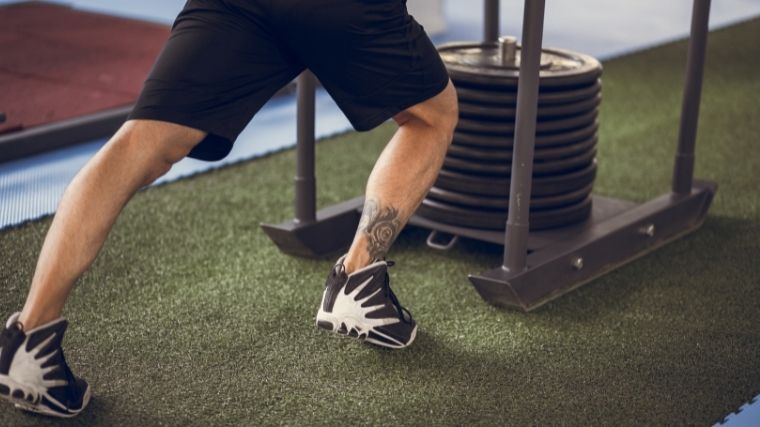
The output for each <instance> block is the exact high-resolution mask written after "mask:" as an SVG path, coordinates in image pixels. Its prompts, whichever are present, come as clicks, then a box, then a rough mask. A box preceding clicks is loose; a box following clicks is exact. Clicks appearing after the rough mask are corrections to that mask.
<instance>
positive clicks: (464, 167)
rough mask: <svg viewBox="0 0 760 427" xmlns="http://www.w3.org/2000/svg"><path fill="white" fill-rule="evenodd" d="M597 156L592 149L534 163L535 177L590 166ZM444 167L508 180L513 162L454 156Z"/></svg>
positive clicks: (449, 157) (447, 158)
mask: <svg viewBox="0 0 760 427" xmlns="http://www.w3.org/2000/svg"><path fill="white" fill-rule="evenodd" d="M595 156H596V149H595V148H592V149H591V150H587V151H585V152H583V153H580V154H577V155H575V156H572V157H566V158H564V159H552V160H544V161H536V160H535V159H534V161H533V176H534V177H536V176H542V175H557V174H560V173H563V172H566V171H572V170H577V169H580V168H582V167H584V166H588V164H589V163H591V161H592V160H594V157H595ZM443 165H444V167H445V168H446V169H447V170H453V171H460V172H465V173H473V174H478V175H480V174H482V175H492V176H494V177H496V178H499V177H503V178H508V177H509V174H510V172H511V171H512V162H502V163H485V162H477V161H472V160H466V159H460V158H458V157H454V156H446V158H445V159H444V161H443Z"/></svg>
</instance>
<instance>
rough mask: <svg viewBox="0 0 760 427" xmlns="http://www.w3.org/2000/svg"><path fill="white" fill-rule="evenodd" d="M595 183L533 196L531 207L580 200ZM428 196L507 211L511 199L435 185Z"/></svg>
mask: <svg viewBox="0 0 760 427" xmlns="http://www.w3.org/2000/svg"><path fill="white" fill-rule="evenodd" d="M592 189H593V184H589V185H587V186H585V187H583V188H581V189H580V190H576V191H573V192H570V193H567V194H560V195H556V196H546V197H531V199H530V209H531V211H534V210H541V209H555V208H559V207H562V206H566V205H570V204H573V203H576V202H579V201H581V200H583V199H585V198H586V197H588V196H589V195H590V194H591V191H592ZM427 197H428V198H430V199H433V200H438V201H441V202H446V203H453V204H455V205H460V206H464V207H472V208H478V209H492V210H503V211H507V207H508V206H509V199H508V198H504V197H488V196H474V195H471V194H463V193H457V192H456V191H449V190H444V189H442V188H438V187H435V186H433V187H432V188H430V192H429V193H428V195H427Z"/></svg>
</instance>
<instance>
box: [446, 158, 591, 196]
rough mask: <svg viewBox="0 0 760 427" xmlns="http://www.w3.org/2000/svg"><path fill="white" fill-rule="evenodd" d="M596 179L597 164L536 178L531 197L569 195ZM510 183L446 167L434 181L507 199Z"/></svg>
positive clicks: (448, 187) (460, 190)
mask: <svg viewBox="0 0 760 427" xmlns="http://www.w3.org/2000/svg"><path fill="white" fill-rule="evenodd" d="M594 177H596V161H593V162H592V163H591V164H590V165H588V166H587V167H585V168H583V169H580V170H577V171H573V172H568V173H564V174H557V175H548V176H540V177H535V178H533V185H532V187H533V188H532V191H531V193H532V195H531V197H541V196H552V195H556V194H565V193H570V192H573V191H576V190H578V189H581V188H583V187H585V186H587V185H589V184H591V183H592V182H594ZM509 184H510V183H509V179H505V178H495V177H492V176H483V175H476V174H469V173H462V172H457V171H451V170H448V169H446V168H442V169H441V171H440V172H439V173H438V179H437V180H436V181H435V186H436V187H438V188H442V189H444V190H450V191H456V192H459V193H466V194H479V195H483V196H496V197H508V195H509Z"/></svg>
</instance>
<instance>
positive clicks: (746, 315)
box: [0, 20, 760, 426]
mask: <svg viewBox="0 0 760 427" xmlns="http://www.w3.org/2000/svg"><path fill="white" fill-rule="evenodd" d="M758 34H760V20H753V21H750V22H746V23H743V24H739V25H736V26H734V27H731V28H728V29H724V30H720V31H716V32H714V33H712V34H711V39H710V48H709V54H708V64H707V69H706V80H705V87H704V97H703V104H702V105H703V108H702V116H701V118H702V120H701V122H700V127H699V129H700V134H699V144H698V162H697V163H698V164H697V175H698V176H700V177H703V178H707V179H712V180H716V181H718V182H719V183H720V189H719V191H718V195H717V197H716V199H715V203H714V205H713V207H712V210H711V213H710V217H709V218H708V220H707V222H706V223H705V225H704V227H703V228H702V229H701V230H699V231H698V232H696V233H694V234H692V235H690V236H688V237H686V238H684V239H682V240H680V241H678V242H676V243H673V244H670V245H668V246H666V247H664V248H663V249H661V250H659V251H657V252H656V253H654V254H652V255H649V256H647V257H645V258H642V259H640V260H638V261H636V262H635V263H633V264H630V265H628V266H626V267H624V268H621V269H620V270H617V271H615V272H613V273H611V274H609V275H607V276H605V277H603V278H601V279H599V280H596V281H595V282H593V283H591V284H589V285H587V286H585V287H584V288H582V289H580V290H578V291H575V292H573V293H571V294H568V295H567V296H564V297H563V298H561V299H560V300H558V301H555V302H552V303H550V304H548V305H546V306H545V307H543V308H541V309H540V310H538V311H536V312H533V313H531V314H521V313H516V312H511V311H503V310H499V309H495V308H492V307H490V306H488V305H486V304H485V303H484V302H483V301H482V300H481V299H480V298H479V297H478V295H477V294H476V292H475V291H474V289H473V288H472V287H471V286H470V285H469V283H468V281H467V279H466V275H467V273H471V272H477V271H482V270H485V269H488V268H490V267H493V266H494V265H496V264H498V263H499V260H500V253H499V251H498V249H496V248H494V247H486V246H483V245H481V244H478V243H476V242H464V243H462V244H460V245H459V246H457V247H456V248H455V250H453V251H451V252H448V253H443V252H436V251H431V250H429V249H427V248H426V247H425V245H424V239H425V237H426V234H425V232H423V231H419V230H409V231H407V232H405V233H404V234H402V235H401V237H400V238H399V241H398V243H397V244H396V245H395V247H394V248H393V250H392V253H391V255H390V258H392V259H395V260H397V261H398V264H397V266H396V267H394V268H393V270H392V275H393V279H394V288H395V290H396V292H397V293H398V294H399V296H400V298H401V300H402V302H403V303H404V304H405V305H407V306H408V307H409V308H410V309H411V310H412V311H413V313H414V314H415V317H416V318H417V320H418V322H419V324H420V326H421V330H420V333H419V336H418V338H417V341H416V343H415V344H414V345H413V346H412V347H411V348H409V349H406V350H403V351H397V352H392V351H385V350H379V349H375V348H372V347H370V346H367V345H362V344H360V343H358V342H354V341H353V340H347V339H343V338H339V337H337V336H332V335H330V334H327V333H322V332H320V331H318V330H317V329H316V328H315V327H314V315H315V312H316V308H317V305H318V303H319V299H320V296H321V289H322V284H323V281H324V278H325V276H326V274H327V272H328V269H329V267H330V264H331V261H330V260H322V261H312V260H305V259H296V258H291V257H288V256H284V255H282V254H280V253H279V252H278V251H277V250H276V249H275V247H274V246H273V245H272V244H271V243H270V242H269V241H268V239H267V238H266V237H265V235H264V234H263V233H262V232H261V231H260V230H259V227H258V224H259V223H260V222H265V221H277V220H281V219H285V218H287V217H289V216H290V215H291V204H292V197H293V192H292V188H291V187H292V186H291V176H292V170H293V167H294V155H293V154H294V153H293V152H292V151H287V152H283V153H279V154H276V155H273V156H271V157H268V158H265V159H260V160H255V161H252V162H247V163H244V164H240V165H236V166H233V167H229V168H226V169H223V170H219V171H215V172H212V173H209V174H205V175H202V176H197V177H194V178H192V179H187V180H184V181H180V182H177V183H174V184H171V185H166V186H163V187H159V188H153V189H150V190H147V191H144V192H142V193H140V194H139V195H138V196H137V197H136V198H135V200H134V201H133V202H132V203H131V204H130V205H129V206H128V208H127V209H126V210H125V212H124V214H123V215H122V217H121V219H120V220H119V222H118V224H117V226H116V228H115V229H114V232H113V233H112V235H111V237H110V238H109V240H108V242H107V244H106V246H105V249H104V251H103V253H102V254H101V256H100V258H99V259H98V260H97V262H96V263H95V264H94V266H93V267H92V270H91V271H90V272H89V273H87V274H86V275H85V276H84V277H83V278H82V280H81V281H80V284H79V287H78V288H77V289H76V291H75V292H74V294H73V296H72V298H71V301H70V303H69V305H68V308H67V310H66V315H67V316H68V318H69V319H70V320H71V322H72V325H71V329H70V330H69V333H68V335H67V340H66V350H67V358H68V360H69V361H70V363H71V364H72V366H74V367H75V371H76V372H77V373H79V374H81V375H82V376H84V377H85V378H87V379H88V380H89V381H90V382H91V384H92V386H93V389H94V398H93V401H92V403H91V406H90V408H89V409H88V410H87V412H86V413H84V414H83V415H81V416H80V417H79V418H78V419H75V420H72V421H67V422H55V424H56V425H68V424H75V425H88V426H91V425H108V426H111V425H145V426H148V425H271V424H284V425H326V424H333V425H336V424H338V425H354V424H357V425H359V424H383V425H387V424H391V423H398V424H406V425H420V424H436V425H462V424H470V423H473V424H492V425H493V424H499V425H503V424H510V425H524V424H573V425H578V424H580V425H587V424H608V425H641V424H657V425H679V424H701V425H704V424H710V423H713V422H716V421H718V420H719V419H721V418H722V416H723V415H725V414H727V413H728V412H731V411H733V410H735V409H736V408H738V407H739V405H740V404H741V403H742V402H743V401H746V400H748V399H750V398H751V397H752V396H754V395H756V394H757V393H758V392H760V369H759V368H760V262H758V261H760V258H759V257H758V252H759V250H760V194H758V188H757V187H758V183H759V181H758V179H757V170H758V169H760V157H759V156H758V155H757V154H756V152H755V151H756V150H757V148H758V137H757V135H758V134H760V101H758V99H760V98H759V94H760V73H759V72H758V69H760V49H759V48H758V44H757V39H758ZM684 62H685V43H683V42H678V43H674V44H670V45H667V46H663V47H658V48H655V49H652V50H648V51H645V52H640V53H636V54H633V55H630V56H627V57H622V58H618V59H614V60H611V61H608V62H606V63H605V74H604V103H603V108H602V113H601V123H602V125H601V126H602V127H601V135H600V148H599V164H600V168H601V169H600V173H599V177H598V180H597V185H596V188H597V190H598V191H599V192H600V193H603V194H607V195H614V196H620V197H625V198H631V199H634V200H645V199H647V198H649V197H652V196H655V195H657V194H660V193H662V192H664V191H666V190H667V188H668V183H669V177H670V170H671V163H672V157H673V152H674V146H675V144H674V141H675V139H676V133H677V118H678V113H679V106H680V96H681V95H680V87H681V81H682V74H683V64H684ZM391 132H392V128H391V127H390V126H384V127H381V128H380V129H378V130H376V131H374V132H371V133H368V134H353V133H352V134H346V135H343V136H339V137H336V138H333V139H330V140H327V141H324V142H322V143H321V144H320V145H319V147H318V177H319V197H320V204H321V205H328V204H331V203H335V202H338V201H341V200H345V199H347V198H349V197H353V196H356V195H358V194H360V193H361V191H362V187H363V182H364V180H365V179H366V177H367V175H368V173H369V170H370V168H371V166H372V164H373V161H374V158H375V157H376V155H377V154H378V153H379V151H380V150H381V148H382V146H383V144H384V142H385V141H386V140H387V138H388V137H389V135H390V134H391ZM49 224H50V220H49V219H47V220H43V221H37V222H34V223H31V224H27V225H25V226H23V227H21V228H18V229H14V230H10V231H6V232H4V233H2V234H0V253H1V254H2V257H0V269H1V270H0V291H1V293H0V294H1V295H2V299H1V300H0V313H4V314H3V315H8V314H10V313H11V312H12V311H14V310H16V309H18V308H20V307H21V305H22V303H23V299H24V293H25V291H26V289H27V286H28V282H29V278H30V277H31V275H32V272H33V268H34V263H35V258H36V254H37V251H38V249H39V247H40V245H41V242H42V238H43V236H44V233H45V230H46V229H47V227H48V226H49ZM48 422H49V421H48V420H47V419H45V418H42V417H37V416H30V415H24V414H21V413H18V412H16V411H15V410H13V409H12V407H11V406H9V405H3V406H0V425H3V426H6V425H7V426H15V425H37V424H45V423H48ZM50 424H53V423H52V422H50Z"/></svg>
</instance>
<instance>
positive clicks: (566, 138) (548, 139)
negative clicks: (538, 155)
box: [454, 122, 599, 149]
mask: <svg viewBox="0 0 760 427" xmlns="http://www.w3.org/2000/svg"><path fill="white" fill-rule="evenodd" d="M598 127H599V125H598V123H597V122H594V123H590V124H588V125H587V126H584V127H582V128H578V129H573V130H570V131H567V132H560V133H550V134H541V133H539V134H537V135H536V142H535V146H536V149H539V148H543V147H555V146H561V145H568V144H573V143H577V142H579V141H582V140H586V139H588V138H591V137H593V136H595V135H596V131H597V129H598ZM454 142H455V143H456V144H459V145H468V146H476V147H486V148H501V149H511V148H512V135H511V134H505V135H487V134H479V133H471V132H465V131H462V130H460V129H457V130H455V131H454Z"/></svg>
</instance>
